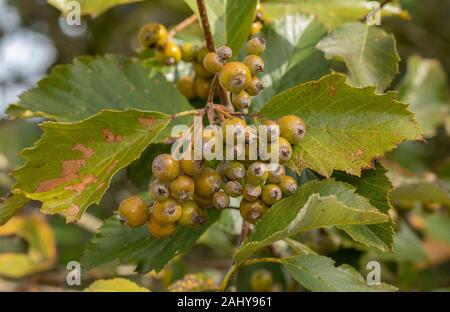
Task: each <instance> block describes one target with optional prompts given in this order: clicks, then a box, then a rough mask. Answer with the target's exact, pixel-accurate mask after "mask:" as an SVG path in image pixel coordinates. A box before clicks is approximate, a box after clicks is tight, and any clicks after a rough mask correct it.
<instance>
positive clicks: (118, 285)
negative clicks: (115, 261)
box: [84, 278, 150, 292]
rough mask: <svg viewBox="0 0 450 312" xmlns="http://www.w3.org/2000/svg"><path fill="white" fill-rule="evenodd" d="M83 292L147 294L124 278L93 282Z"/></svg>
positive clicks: (145, 289) (145, 290) (144, 290)
mask: <svg viewBox="0 0 450 312" xmlns="http://www.w3.org/2000/svg"><path fill="white" fill-rule="evenodd" d="M84 291H85V292H149V291H150V290H148V289H147V288H145V287H141V286H139V285H138V284H136V283H135V282H132V281H130V280H128V279H126V278H112V279H102V280H98V281H95V282H93V283H92V284H91V285H90V286H89V287H88V288H86V289H84Z"/></svg>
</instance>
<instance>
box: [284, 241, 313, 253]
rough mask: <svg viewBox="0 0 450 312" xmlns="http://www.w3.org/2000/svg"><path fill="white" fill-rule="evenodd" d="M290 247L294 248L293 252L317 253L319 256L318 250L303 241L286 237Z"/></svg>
mask: <svg viewBox="0 0 450 312" xmlns="http://www.w3.org/2000/svg"><path fill="white" fill-rule="evenodd" d="M284 241H285V242H286V243H287V244H288V245H289V247H290V248H291V249H292V251H293V253H294V254H296V255H315V256H317V252H315V251H314V250H312V249H311V248H309V247H308V246H306V245H305V244H303V243H300V242H299V241H296V240H294V239H291V238H286V239H285V240H284Z"/></svg>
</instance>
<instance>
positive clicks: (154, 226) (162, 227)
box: [147, 215, 176, 238]
mask: <svg viewBox="0 0 450 312" xmlns="http://www.w3.org/2000/svg"><path fill="white" fill-rule="evenodd" d="M147 228H148V231H149V232H150V234H151V235H152V236H153V237H156V238H165V237H170V236H172V235H173V233H175V230H176V225H175V223H168V224H159V223H158V222H156V221H155V219H154V218H153V215H152V217H150V221H149V222H148V224H147Z"/></svg>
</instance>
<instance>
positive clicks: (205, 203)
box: [192, 193, 213, 209]
mask: <svg viewBox="0 0 450 312" xmlns="http://www.w3.org/2000/svg"><path fill="white" fill-rule="evenodd" d="M192 199H193V200H194V201H195V202H196V203H197V205H199V206H200V208H203V209H209V208H212V207H213V203H212V199H211V198H205V197H203V196H200V195H199V194H197V193H194V196H192Z"/></svg>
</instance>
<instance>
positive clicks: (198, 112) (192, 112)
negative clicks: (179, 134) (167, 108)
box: [171, 109, 204, 119]
mask: <svg viewBox="0 0 450 312" xmlns="http://www.w3.org/2000/svg"><path fill="white" fill-rule="evenodd" d="M203 113H204V109H193V110H188V111H184V112H179V113H176V114H173V115H172V117H171V119H177V118H180V117H185V116H191V115H202V114H203Z"/></svg>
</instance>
